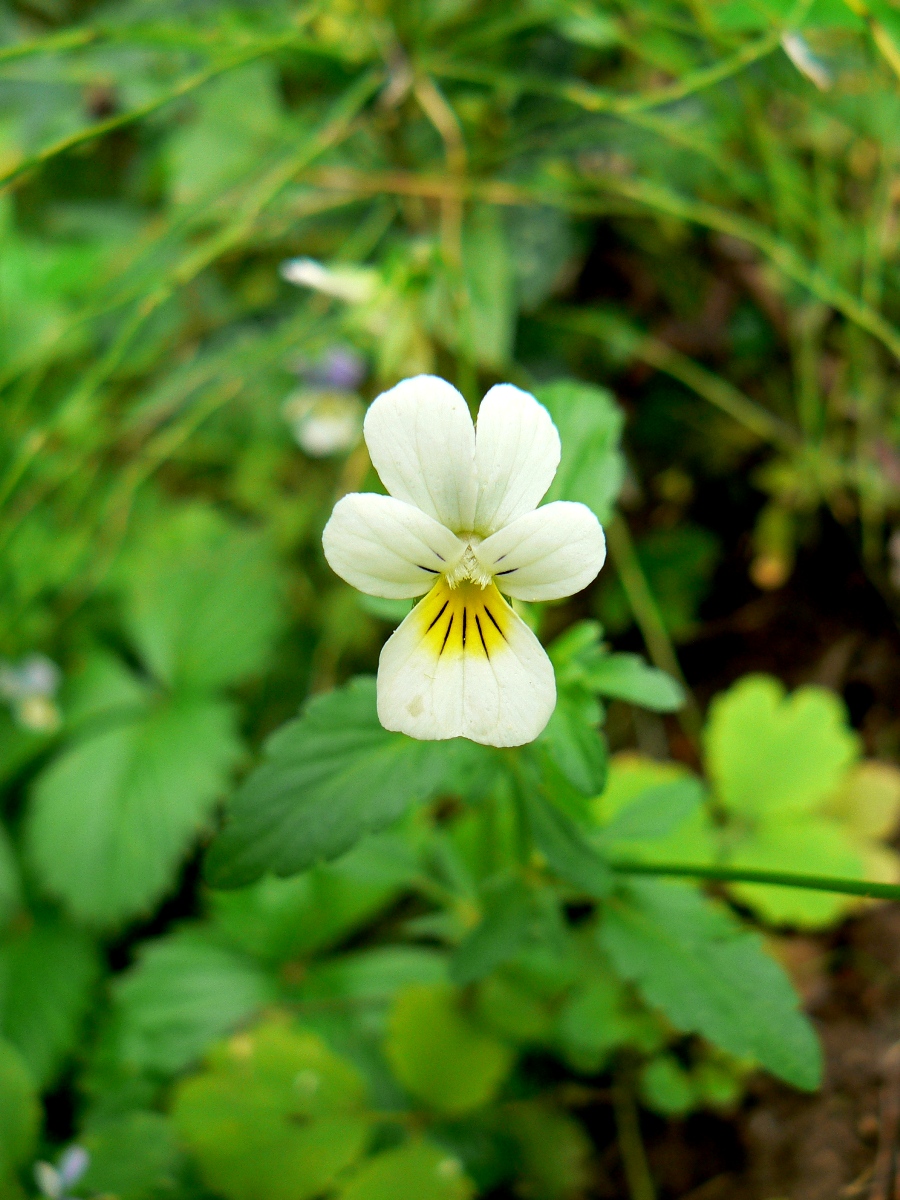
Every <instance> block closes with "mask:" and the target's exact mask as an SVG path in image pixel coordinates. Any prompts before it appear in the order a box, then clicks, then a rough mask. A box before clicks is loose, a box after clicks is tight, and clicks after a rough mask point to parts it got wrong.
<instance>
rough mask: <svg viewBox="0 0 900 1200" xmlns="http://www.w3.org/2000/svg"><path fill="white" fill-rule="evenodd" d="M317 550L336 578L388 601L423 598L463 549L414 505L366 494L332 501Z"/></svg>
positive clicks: (457, 540) (444, 529)
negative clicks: (332, 504)
mask: <svg viewBox="0 0 900 1200" xmlns="http://www.w3.org/2000/svg"><path fill="white" fill-rule="evenodd" d="M322 546H323V548H324V550H325V557H326V558H327V559H328V565H329V566H330V567H331V569H332V571H334V572H335V573H336V574H338V575H340V577H341V579H346V581H347V583H350V584H352V585H353V587H355V588H359V590H360V591H361V592H367V593H368V594H369V595H370V596H384V597H385V598H387V599H389V600H406V599H409V598H411V597H412V596H421V595H423V594H424V593H425V592H427V591H428V589H429V588H430V587H432V586H433V585H434V580H435V576H437V575H440V574H441V572H442V571H445V570H448V569H452V567H453V566H455V564H456V563H457V562H458V561H459V559H460V557H461V555H462V553H463V550H464V549H465V547H464V545H463V543H462V542H461V541H460V540H459V538H458V537H456V535H455V534H452V533H451V532H450V530H449V529H446V528H445V527H444V526H443V525H441V524H440V523H439V522H438V521H435V520H434V519H433V518H432V517H429V516H427V515H426V514H425V513H423V512H422V511H421V510H420V509H418V508H416V507H415V506H414V505H412V504H405V503H404V502H403V501H402V500H395V499H394V498H393V497H392V496H377V495H375V494H374V493H371V492H367V493H360V492H355V493H353V494H352V495H350V496H344V497H343V499H341V500H339V501H338V502H337V504H336V505H335V506H334V512H333V513H332V514H331V518H330V520H329V522H328V524H327V525H326V526H325V532H324V533H323V534H322Z"/></svg>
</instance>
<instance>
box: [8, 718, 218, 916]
mask: <svg viewBox="0 0 900 1200" xmlns="http://www.w3.org/2000/svg"><path fill="white" fill-rule="evenodd" d="M238 753H239V747H238V744H237V741H236V739H235V735H234V728H233V719H232V714H231V710H230V709H229V708H228V707H227V706H225V705H222V704H215V703H207V702H204V701H199V700H193V699H189V698H174V699H172V700H171V701H169V702H168V703H166V704H162V705H160V706H159V707H157V708H156V709H154V710H153V711H151V712H149V713H148V714H147V715H146V716H144V717H139V718H136V719H132V720H130V721H127V722H124V723H122V724H119V725H116V726H115V727H113V728H111V729H106V730H104V731H103V732H101V733H97V734H95V735H94V736H93V737H86V738H85V739H84V740H82V741H79V742H76V743H75V745H73V746H72V747H71V748H69V749H67V750H65V751H64V752H63V754H62V755H61V756H60V757H59V758H58V759H56V761H55V762H53V763H51V765H50V766H49V767H48V768H47V769H46V770H45V771H44V772H43V773H42V774H41V775H40V776H39V777H38V779H37V782H36V784H35V787H34V791H33V795H32V801H31V810H30V813H29V817H28V825H27V850H28V853H29V856H30V858H31V861H32V863H33V864H34V867H35V870H36V872H37V874H38V877H39V879H40V881H41V883H42V884H43V885H44V887H45V888H46V889H47V890H48V891H49V892H51V893H52V894H53V895H55V896H58V897H60V898H61V899H62V900H63V901H64V902H65V903H66V905H67V906H68V907H69V909H70V910H71V911H72V912H73V913H74V914H75V915H76V916H77V917H79V918H81V919H83V920H85V921H89V922H91V923H93V924H97V925H115V924H117V923H118V922H120V921H122V920H123V919H125V918H126V917H130V916H134V915H135V914H137V913H141V912H146V911H147V910H148V909H149V908H150V906H151V905H152V904H153V903H154V902H155V901H156V900H157V899H158V898H159V897H160V896H161V895H163V894H164V893H165V891H166V890H167V889H168V888H169V887H171V886H172V883H173V882H174V877H175V872H176V870H177V869H178V865H179V863H180V861H181V860H182V858H183V857H184V855H185V853H186V852H187V850H188V849H189V847H190V844H191V842H192V840H193V838H194V837H195V836H196V835H197V833H198V832H199V830H200V829H201V828H202V827H203V825H204V824H205V822H206V821H207V819H208V818H209V815H210V812H211V810H212V806H213V804H214V803H215V801H216V798H217V797H218V796H219V795H220V794H221V792H222V791H223V790H224V788H225V784H226V780H227V777H228V771H229V769H230V768H231V766H232V765H233V764H234V762H235V761H236V759H237V757H238Z"/></svg>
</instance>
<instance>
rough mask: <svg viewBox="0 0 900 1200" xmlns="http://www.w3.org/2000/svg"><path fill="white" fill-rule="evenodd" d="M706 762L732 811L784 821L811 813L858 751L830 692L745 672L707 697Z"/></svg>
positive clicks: (840, 779)
mask: <svg viewBox="0 0 900 1200" xmlns="http://www.w3.org/2000/svg"><path fill="white" fill-rule="evenodd" d="M705 741H706V754H707V767H708V771H709V775H710V778H711V779H712V781H713V784H714V785H715V788H716V791H717V793H718V796H719V799H720V800H721V802H722V804H723V805H724V806H725V807H726V808H727V809H728V810H729V811H731V812H733V813H735V814H738V815H743V816H748V817H758V818H764V819H778V820H780V819H782V818H783V817H785V816H788V815H790V814H796V813H801V812H809V811H810V810H812V809H814V808H815V807H816V806H817V805H820V804H822V803H823V802H824V801H825V800H826V799H827V798H828V797H829V796H830V795H831V793H832V792H835V791H836V790H837V788H838V787H839V785H840V784H841V782H842V780H843V778H844V776H845V774H846V772H847V770H848V768H849V767H850V766H851V764H852V763H853V762H854V760H855V759H856V758H857V756H858V754H859V742H858V739H857V737H856V735H855V734H854V733H853V732H852V731H851V730H850V729H848V728H847V723H846V713H845V710H844V706H843V704H842V703H841V701H840V700H839V699H838V697H837V696H835V695H834V693H833V692H829V691H826V690H825V688H820V687H803V688H798V689H797V691H796V692H794V693H793V694H792V695H790V696H787V695H785V690H784V688H783V686H782V685H781V684H780V683H779V681H778V680H777V679H773V678H771V677H770V676H765V675H751V676H748V677H746V678H744V679H741V680H740V681H739V682H738V683H736V684H735V685H734V687H732V688H729V690H728V691H727V692H725V693H723V694H722V695H720V696H717V697H716V699H715V700H714V701H713V704H712V707H711V709H710V717H709V725H708V728H707V730H706V736H705Z"/></svg>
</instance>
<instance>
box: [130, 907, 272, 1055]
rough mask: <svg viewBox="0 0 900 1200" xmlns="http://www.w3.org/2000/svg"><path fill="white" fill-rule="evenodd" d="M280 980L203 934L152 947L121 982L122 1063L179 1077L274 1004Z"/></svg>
mask: <svg viewBox="0 0 900 1200" xmlns="http://www.w3.org/2000/svg"><path fill="white" fill-rule="evenodd" d="M276 990H277V989H276V986H275V981H274V979H272V978H271V977H270V976H269V975H267V974H266V972H265V971H264V970H263V969H262V968H260V967H258V966H257V965H256V964H255V963H253V962H251V961H250V960H248V959H247V958H246V957H245V956H244V955H242V954H239V953H236V952H235V951H232V950H228V949H225V948H223V947H221V946H217V945H215V944H214V943H212V942H211V941H209V940H208V938H206V937H204V935H203V934H202V933H201V932H199V931H196V932H195V931H193V930H186V931H184V932H182V933H178V934H176V935H175V936H173V937H168V938H161V939H160V940H158V941H156V942H146V943H144V945H143V946H142V947H141V949H140V951H139V958H138V962H137V964H136V965H135V966H134V967H132V968H131V970H130V971H128V972H127V974H125V975H123V976H121V977H120V978H119V979H117V980H116V981H115V984H114V988H113V995H114V1003H115V1014H116V1022H117V1030H116V1041H117V1050H118V1054H119V1056H120V1057H121V1059H122V1061H123V1062H125V1063H126V1064H128V1065H130V1066H134V1067H138V1068H141V1069H143V1070H147V1071H156V1072H161V1073H162V1074H166V1075H172V1074H175V1072H176V1071H180V1070H182V1069H183V1068H184V1067H186V1066H189V1065H190V1064H191V1063H192V1062H195V1061H196V1060H197V1059H198V1058H200V1056H201V1055H202V1054H204V1053H205V1052H206V1050H207V1049H208V1048H209V1047H210V1046H211V1045H212V1043H213V1042H215V1041H218V1039H219V1038H221V1037H223V1036H224V1035H225V1034H226V1033H229V1032H230V1031H231V1030H232V1029H234V1028H235V1027H236V1026H237V1025H239V1024H240V1023H241V1022H243V1021H245V1020H247V1018H248V1017H250V1016H252V1015H253V1014H254V1013H256V1012H258V1011H259V1010H260V1009H261V1008H263V1007H264V1006H265V1005H266V1004H268V1003H270V1002H271V1001H272V1000H273V999H274V998H275V995H276Z"/></svg>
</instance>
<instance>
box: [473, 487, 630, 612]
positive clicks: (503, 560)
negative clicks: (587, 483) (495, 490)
mask: <svg viewBox="0 0 900 1200" xmlns="http://www.w3.org/2000/svg"><path fill="white" fill-rule="evenodd" d="M475 557H476V558H477V559H478V562H479V563H480V565H481V566H482V567H483V568H484V570H485V571H487V572H489V573H490V574H491V575H493V576H494V582H495V583H496V584H497V587H499V588H500V590H501V591H503V592H505V593H506V594H507V595H508V596H514V597H515V598H516V599H517V600H559V599H561V598H562V597H563V596H572V595H574V594H575V592H580V591H581V590H582V588H586V587H587V585H588V584H589V583H590V582H591V580H592V579H594V578H595V577H596V575H597V573H598V571H599V570H600V568H601V567H602V566H603V563H604V561H605V559H606V538H605V537H604V535H603V529H602V528H601V526H600V522H599V521H598V520H597V518H596V517H595V516H594V514H593V513H592V512H591V510H590V509H589V508H588V507H587V505H585V504H574V503H572V502H571V501H569V500H555V501H554V502H553V503H552V504H545V505H544V507H543V508H538V509H535V510H534V512H530V513H526V514H525V515H524V516H523V517H519V519H518V520H517V521H513V522H512V524H511V525H507V526H506V527H505V528H504V529H501V530H499V531H498V532H497V533H494V534H492V535H491V536H490V537H489V538H485V540H484V541H483V542H482V543H481V544H480V545H479V546H476V547H475Z"/></svg>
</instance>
